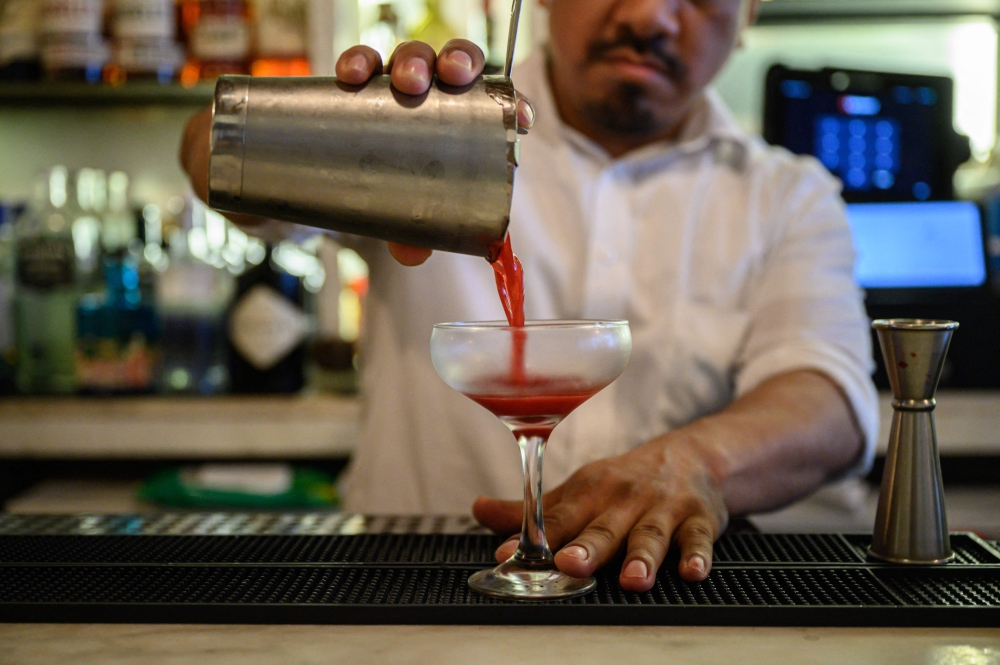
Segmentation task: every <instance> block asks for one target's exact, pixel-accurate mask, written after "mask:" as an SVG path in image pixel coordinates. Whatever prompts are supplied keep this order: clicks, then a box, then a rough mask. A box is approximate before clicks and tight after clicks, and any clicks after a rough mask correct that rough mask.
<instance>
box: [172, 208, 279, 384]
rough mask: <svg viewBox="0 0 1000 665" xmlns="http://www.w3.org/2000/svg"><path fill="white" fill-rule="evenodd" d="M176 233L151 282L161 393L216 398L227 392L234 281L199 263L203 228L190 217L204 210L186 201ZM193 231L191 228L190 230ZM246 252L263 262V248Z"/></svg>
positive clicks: (227, 274) (257, 246)
mask: <svg viewBox="0 0 1000 665" xmlns="http://www.w3.org/2000/svg"><path fill="white" fill-rule="evenodd" d="M181 213H182V214H181V224H180V228H174V229H173V230H172V232H170V233H168V234H166V235H165V236H164V240H165V241H166V243H167V248H168V249H167V251H168V256H169V258H168V259H167V262H166V266H165V267H164V268H163V270H162V272H160V273H158V275H157V280H156V284H155V287H156V303H157V308H158V313H159V316H160V319H161V321H162V326H163V335H162V340H163V343H162V353H163V371H162V389H163V390H164V391H165V392H168V393H180V394H201V395H216V394H219V393H223V392H226V391H227V390H228V389H229V369H228V366H227V363H226V334H225V327H226V326H225V313H226V308H227V307H228V305H229V301H230V300H232V297H233V292H234V290H235V286H236V285H235V280H234V278H233V275H232V274H231V273H230V271H228V270H226V269H225V268H220V267H217V266H215V265H211V264H209V263H208V262H206V261H205V260H204V258H205V257H206V254H205V245H206V242H205V233H204V231H205V229H204V226H194V227H193V222H192V219H191V218H192V217H195V216H200V217H204V214H205V213H204V205H203V204H202V203H201V202H200V201H198V200H197V199H194V197H189V198H188V201H187V203H186V204H185V206H184V209H183V211H181ZM192 227H193V228H192ZM251 247H252V248H253V249H254V250H255V252H256V254H259V255H256V254H255V253H254V252H249V253H250V254H251V256H250V258H253V259H255V260H256V262H257V263H259V262H260V261H262V260H263V254H264V247H263V243H257V242H254V243H253V244H252V245H251Z"/></svg>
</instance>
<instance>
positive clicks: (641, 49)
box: [587, 28, 688, 81]
mask: <svg viewBox="0 0 1000 665" xmlns="http://www.w3.org/2000/svg"><path fill="white" fill-rule="evenodd" d="M620 48H628V49H632V50H633V51H635V52H636V53H637V54H638V55H640V56H646V57H650V58H652V59H653V60H655V61H656V62H657V63H658V64H659V65H660V66H661V67H662V68H663V70H664V71H665V72H666V74H667V76H669V77H670V78H672V79H673V80H675V81H683V80H684V79H685V78H687V73H688V71H687V70H688V68H687V65H685V64H684V63H683V62H682V61H681V60H680V58H678V57H677V56H675V55H674V54H672V53H670V51H668V50H667V48H666V44H665V39H664V38H663V37H661V36H654V37H640V36H639V35H637V34H636V33H635V32H633V31H632V30H630V29H628V28H624V29H621V30H619V31H618V34H617V35H615V37H614V39H608V40H604V41H598V42H594V43H593V44H591V45H590V47H589V48H588V49H587V59H588V60H589V61H590V62H595V61H598V60H601V59H602V58H604V57H605V56H606V55H607V54H608V53H609V52H611V51H614V50H615V49H620Z"/></svg>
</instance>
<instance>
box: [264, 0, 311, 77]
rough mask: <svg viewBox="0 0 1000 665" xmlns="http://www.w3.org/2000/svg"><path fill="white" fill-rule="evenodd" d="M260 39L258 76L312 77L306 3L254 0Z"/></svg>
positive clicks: (301, 0) (301, 1) (299, 0)
mask: <svg viewBox="0 0 1000 665" xmlns="http://www.w3.org/2000/svg"><path fill="white" fill-rule="evenodd" d="M253 8H254V16H255V18H256V20H257V39H256V46H255V49H254V60H253V64H252V65H251V67H250V73H251V74H253V75H254V76H308V75H309V74H310V73H311V70H310V66H309V24H308V19H309V17H308V13H309V7H308V3H307V1H306V0H254V3H253Z"/></svg>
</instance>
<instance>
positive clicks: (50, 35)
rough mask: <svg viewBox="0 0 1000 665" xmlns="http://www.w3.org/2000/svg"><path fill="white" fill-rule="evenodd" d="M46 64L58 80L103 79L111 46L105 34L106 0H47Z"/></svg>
mask: <svg viewBox="0 0 1000 665" xmlns="http://www.w3.org/2000/svg"><path fill="white" fill-rule="evenodd" d="M41 11H42V21H41V31H42V50H41V59H42V68H43V69H44V70H45V74H46V76H47V77H48V78H50V79H54V80H79V81H86V82H87V83H98V82H100V80H101V78H102V75H103V72H104V66H105V65H106V64H107V62H108V60H109V58H110V49H109V48H108V44H107V42H106V41H105V40H104V37H103V35H102V28H103V22H104V2H103V0H44V2H43V3H42V10H41Z"/></svg>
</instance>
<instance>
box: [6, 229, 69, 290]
mask: <svg viewBox="0 0 1000 665" xmlns="http://www.w3.org/2000/svg"><path fill="white" fill-rule="evenodd" d="M75 266H76V255H75V254H74V252H73V241H72V240H70V239H68V238H57V237H52V238H44V237H43V238H26V239H24V240H21V241H19V242H18V246H17V276H18V280H19V281H20V283H21V285H22V286H28V287H33V288H36V289H55V288H59V287H62V286H71V285H72V284H73V277H74V275H73V272H74V268H75Z"/></svg>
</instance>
